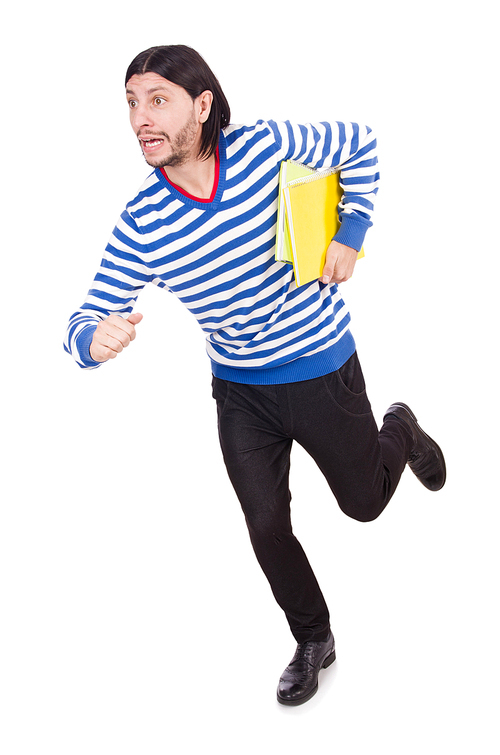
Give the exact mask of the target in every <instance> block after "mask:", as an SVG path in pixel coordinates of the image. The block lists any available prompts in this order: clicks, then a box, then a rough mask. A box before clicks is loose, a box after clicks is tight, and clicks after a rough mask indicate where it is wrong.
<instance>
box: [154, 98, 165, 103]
mask: <svg viewBox="0 0 500 755" xmlns="http://www.w3.org/2000/svg"><path fill="white" fill-rule="evenodd" d="M153 102H154V104H155V105H162V104H163V103H164V102H166V100H165V99H164V98H163V97H155V98H154V100H153Z"/></svg>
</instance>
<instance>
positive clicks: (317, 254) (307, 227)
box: [275, 160, 364, 286]
mask: <svg viewBox="0 0 500 755" xmlns="http://www.w3.org/2000/svg"><path fill="white" fill-rule="evenodd" d="M341 197H342V189H341V187H340V184H339V176H338V171H337V170H335V169H333V168H331V169H327V170H322V171H317V170H314V168H309V167H308V166H307V165H301V164H300V163H295V162H293V161H291V160H286V161H283V162H282V163H281V169H280V185H279V200H278V226H277V233H276V254H275V257H276V259H277V260H280V261H281V262H291V263H292V264H293V269H294V273H295V281H296V283H297V286H302V285H304V284H305V283H309V282H310V281H312V280H316V279H318V278H321V275H322V273H323V267H324V265H325V260H326V250H327V249H328V246H329V244H330V241H331V240H332V238H333V237H334V236H335V234H336V233H337V230H338V228H339V225H340V223H339V219H338V209H337V206H338V204H339V202H340V200H341ZM363 256H364V252H363V250H361V252H359V254H358V259H359V258H360V257H363Z"/></svg>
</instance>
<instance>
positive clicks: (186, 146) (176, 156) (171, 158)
mask: <svg viewBox="0 0 500 755" xmlns="http://www.w3.org/2000/svg"><path fill="white" fill-rule="evenodd" d="M197 133H198V124H197V122H196V119H195V117H194V114H191V117H190V118H189V120H188V121H187V122H186V123H185V124H184V126H183V127H182V128H181V129H180V131H178V132H177V134H176V135H175V136H174V137H170V136H169V135H168V134H166V133H165V132H163V131H159V132H158V133H156V134H152V136H161V137H163V139H165V141H166V142H168V143H169V144H170V146H171V152H170V154H169V155H167V156H166V157H156V158H155V157H154V156H153V155H145V154H144V152H143V156H144V159H145V160H146V162H147V164H148V165H150V166H151V167H152V168H167V167H169V166H170V167H171V168H177V167H179V166H180V165H184V164H185V163H186V162H187V161H188V160H189V159H191V158H192V157H193V154H192V150H193V146H194V144H195V142H196V136H197Z"/></svg>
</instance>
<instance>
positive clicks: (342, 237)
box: [333, 215, 372, 252]
mask: <svg viewBox="0 0 500 755" xmlns="http://www.w3.org/2000/svg"><path fill="white" fill-rule="evenodd" d="M371 225H372V223H371V222H370V221H369V220H361V219H360V218H357V217H356V216H355V215H343V216H342V222H341V224H340V228H339V230H338V231H337V233H336V234H335V236H334V237H333V240H334V241H338V242H339V244H345V246H350V247H351V248H352V249H356V251H357V252H359V251H361V247H362V246H363V242H364V240H365V236H366V232H367V230H368V228H370V226H371Z"/></svg>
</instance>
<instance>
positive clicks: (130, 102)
mask: <svg viewBox="0 0 500 755" xmlns="http://www.w3.org/2000/svg"><path fill="white" fill-rule="evenodd" d="M128 106H129V108H130V109H131V110H132V109H133V108H135V107H137V100H129V101H128Z"/></svg>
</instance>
